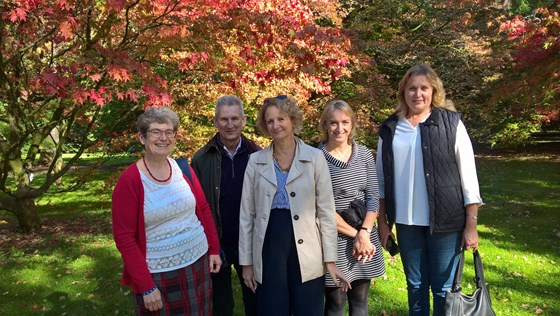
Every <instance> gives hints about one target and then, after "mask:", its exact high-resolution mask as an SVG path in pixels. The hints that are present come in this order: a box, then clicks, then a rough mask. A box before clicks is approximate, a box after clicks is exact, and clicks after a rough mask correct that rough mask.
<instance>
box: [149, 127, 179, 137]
mask: <svg viewBox="0 0 560 316" xmlns="http://www.w3.org/2000/svg"><path fill="white" fill-rule="evenodd" d="M148 134H150V136H152V137H154V138H160V137H161V135H163V134H165V136H167V138H174V137H175V135H177V132H176V131H174V130H171V129H168V130H166V131H162V130H159V129H152V130H149V131H148Z"/></svg>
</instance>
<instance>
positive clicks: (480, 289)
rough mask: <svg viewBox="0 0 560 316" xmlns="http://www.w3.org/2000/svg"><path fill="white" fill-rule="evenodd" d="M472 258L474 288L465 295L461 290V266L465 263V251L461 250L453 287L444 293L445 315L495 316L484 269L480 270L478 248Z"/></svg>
mask: <svg viewBox="0 0 560 316" xmlns="http://www.w3.org/2000/svg"><path fill="white" fill-rule="evenodd" d="M473 258H474V271H475V277H474V282H475V284H476V290H475V291H474V292H473V293H472V294H471V295H467V294H465V293H463V292H462V288H461V281H462V278H463V266H464V264H465V251H464V250H463V251H462V252H461V255H460V257H459V264H458V266H457V271H455V278H454V279H453V287H452V288H451V289H450V290H448V291H447V294H446V295H445V307H444V310H445V315H446V316H457V315H464V316H474V315H476V316H496V313H495V312H494V310H493V309H492V301H491V300H490V292H489V291H488V284H487V283H486V282H485V281H484V271H483V270H482V259H481V258H480V254H479V253H478V250H475V251H474V252H473Z"/></svg>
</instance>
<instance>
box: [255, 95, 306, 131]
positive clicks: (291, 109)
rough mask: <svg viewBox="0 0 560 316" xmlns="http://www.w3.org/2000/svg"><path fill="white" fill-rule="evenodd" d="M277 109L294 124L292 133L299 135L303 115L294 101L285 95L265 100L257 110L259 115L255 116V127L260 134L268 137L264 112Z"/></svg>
mask: <svg viewBox="0 0 560 316" xmlns="http://www.w3.org/2000/svg"><path fill="white" fill-rule="evenodd" d="M271 106H275V107H277V108H278V109H279V110H280V111H281V112H284V113H286V114H288V116H289V117H290V120H291V121H292V123H293V124H294V133H296V134H299V132H300V131H301V129H302V127H303V114H302V112H301V109H300V108H299V106H298V104H297V102H296V100H295V99H294V98H292V97H289V96H286V95H279V96H277V97H274V98H266V99H264V101H263V105H262V106H261V109H260V110H259V115H258V116H257V126H258V127H259V129H260V130H261V132H262V133H263V134H264V135H266V136H269V134H268V129H267V128H266V117H265V115H266V110H267V109H268V108H269V107H271Z"/></svg>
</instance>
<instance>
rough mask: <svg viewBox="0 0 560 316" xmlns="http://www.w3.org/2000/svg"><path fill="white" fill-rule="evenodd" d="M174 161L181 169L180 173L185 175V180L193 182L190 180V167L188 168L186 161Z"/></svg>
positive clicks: (179, 159) (182, 159) (183, 159)
mask: <svg viewBox="0 0 560 316" xmlns="http://www.w3.org/2000/svg"><path fill="white" fill-rule="evenodd" d="M175 161H176V162H177V164H178V165H179V168H181V171H182V172H183V174H184V175H186V176H187V178H188V179H189V181H190V182H191V183H192V181H193V180H192V175H191V167H190V166H189V162H188V161H187V159H185V158H177V159H175Z"/></svg>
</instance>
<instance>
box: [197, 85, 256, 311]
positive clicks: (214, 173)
mask: <svg viewBox="0 0 560 316" xmlns="http://www.w3.org/2000/svg"><path fill="white" fill-rule="evenodd" d="M246 122H247V116H246V115H245V113H244V111H243V105H242V103H241V100H240V99H239V98H238V97H235V96H230V95H226V96H222V97H220V98H218V100H217V101H216V109H215V111H214V119H213V123H214V126H215V127H216V128H217V129H218V132H217V133H216V135H215V136H214V137H213V138H212V139H211V140H210V141H209V142H208V143H207V144H206V145H205V146H204V147H202V148H201V149H200V150H199V151H198V152H196V154H195V155H194V157H193V159H192V163H191V165H192V167H193V169H194V172H195V173H196V176H197V177H198V179H199V181H200V184H201V185H202V189H203V190H204V193H205V195H206V199H207V200H208V204H210V208H211V209H212V215H213V216H214V221H215V223H216V228H217V230H218V235H219V236H220V246H221V254H222V262H223V263H222V268H221V269H220V272H219V273H216V274H212V287H213V304H214V305H213V306H214V308H213V310H214V315H216V316H226V315H227V316H231V315H233V306H234V301H233V290H232V285H231V265H232V264H233V266H234V268H235V270H236V271H237V276H238V278H239V282H240V284H241V288H242V293H243V304H244V306H245V314H246V315H256V298H255V294H254V293H253V292H252V291H251V290H250V289H249V288H248V287H247V286H246V285H244V284H243V278H242V271H243V269H242V267H241V266H239V254H238V243H239V205H240V203H241V189H242V187H243V176H244V175H245V168H246V167H247V162H248V161H249V155H250V154H252V153H254V152H255V151H258V150H260V148H259V147H258V146H257V145H256V144H255V143H253V142H252V141H250V140H249V139H247V138H245V136H243V135H242V134H241V133H242V131H243V128H244V127H245V124H246Z"/></svg>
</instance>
